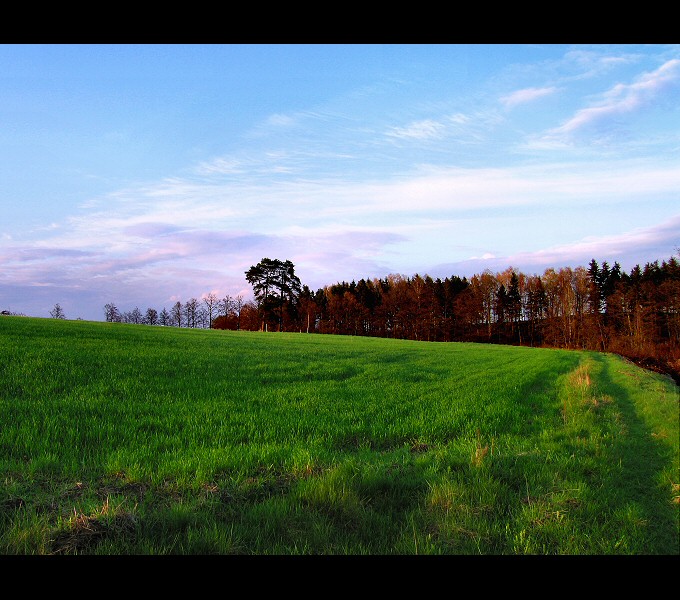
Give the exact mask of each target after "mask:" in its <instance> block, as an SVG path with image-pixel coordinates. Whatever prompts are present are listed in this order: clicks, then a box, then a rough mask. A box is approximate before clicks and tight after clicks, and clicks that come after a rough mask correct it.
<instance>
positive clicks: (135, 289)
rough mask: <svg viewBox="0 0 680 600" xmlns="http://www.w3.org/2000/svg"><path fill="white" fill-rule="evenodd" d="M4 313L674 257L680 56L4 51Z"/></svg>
mask: <svg viewBox="0 0 680 600" xmlns="http://www.w3.org/2000/svg"><path fill="white" fill-rule="evenodd" d="M0 209H1V214H0V264H1V265H2V267H1V269H0V309H2V310H11V311H16V312H21V313H24V314H27V315H31V316H41V317H47V316H49V311H50V310H51V309H52V308H53V306H54V305H55V303H59V304H60V305H61V306H62V307H63V308H64V311H65V313H66V316H67V317H68V318H74V319H75V318H84V319H93V320H103V319H104V312H103V306H104V304H106V303H107V302H115V303H116V305H117V306H118V307H119V308H120V309H121V310H131V309H132V308H134V307H135V306H137V307H139V308H140V309H141V310H142V311H145V310H146V308H148V307H153V308H156V309H157V310H160V309H162V308H163V307H164V306H165V307H168V308H169V307H170V306H171V305H172V304H174V303H175V302H176V301H177V300H180V301H181V302H184V301H186V300H187V299H189V298H190V297H196V298H200V297H201V296H202V295H204V294H206V293H208V292H211V291H212V292H215V293H217V294H219V295H220V296H223V295H224V294H229V295H231V296H235V295H237V294H242V295H244V296H245V297H251V288H250V286H249V284H248V283H247V282H246V280H245V275H244V273H245V271H246V270H247V269H248V268H249V267H250V266H251V265H253V264H256V263H257V262H259V260H260V259H262V258H263V257H268V258H280V259H282V260H291V261H293V263H294V264H295V266H296V273H297V274H298V276H299V277H300V279H301V280H302V283H304V284H307V285H308V286H309V287H310V288H312V289H314V290H315V289H317V288H319V287H323V286H324V285H327V284H333V283H336V282H338V281H343V280H345V281H351V280H357V281H358V280H359V279H361V278H373V277H385V276H386V275H388V274H390V273H400V274H402V275H406V276H410V275H414V274H415V273H419V274H421V275H425V274H429V275H431V276H432V277H442V278H443V277H446V276H451V275H459V276H470V275H473V274H475V273H481V272H482V271H483V270H485V269H490V270H491V271H492V272H496V271H503V270H505V269H506V268H507V267H510V266H512V267H515V268H516V269H518V270H521V271H523V272H525V273H527V274H531V273H538V274H542V273H543V272H544V271H545V269H547V268H549V267H554V268H559V267H561V266H571V267H576V266H587V264H588V262H589V261H590V259H591V258H596V259H597V260H598V261H600V262H601V261H603V260H607V261H609V262H610V264H612V263H613V262H614V261H618V262H619V263H620V264H621V265H622V267H623V268H624V269H626V270H629V269H630V268H632V267H633V266H634V265H635V264H641V265H644V264H645V263H646V262H648V261H654V260H657V259H659V260H664V259H668V258H669V257H670V256H673V255H677V252H678V248H679V247H680V45H575V46H571V45H551V44H548V45H520V44H512V45H486V44H477V45H427V44H425V45H413V44H408V45H389V44H387V45H345V44H334V45H331V44H329V45H304V44H303V45H287V44H283V45H248V44H243V45H197V44H193V45H179V44H178V45H121V44H118V45H30V44H18V45H10V44H6V45H0Z"/></svg>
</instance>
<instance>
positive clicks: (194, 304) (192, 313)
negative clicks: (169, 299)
mask: <svg viewBox="0 0 680 600" xmlns="http://www.w3.org/2000/svg"><path fill="white" fill-rule="evenodd" d="M197 317H198V299H196V298H189V299H188V300H187V301H186V302H185V303H184V321H185V323H186V326H187V327H192V328H193V327H196V326H197V325H198V323H197Z"/></svg>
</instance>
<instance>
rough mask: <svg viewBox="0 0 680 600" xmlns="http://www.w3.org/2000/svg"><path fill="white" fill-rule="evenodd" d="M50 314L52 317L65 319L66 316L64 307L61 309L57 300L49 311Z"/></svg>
mask: <svg viewBox="0 0 680 600" xmlns="http://www.w3.org/2000/svg"><path fill="white" fill-rule="evenodd" d="M50 316H51V317H52V318H53V319H65V318H66V314H65V313H64V309H62V308H61V306H59V303H58V302H57V303H56V304H55V305H54V308H53V309H52V310H51V311H50Z"/></svg>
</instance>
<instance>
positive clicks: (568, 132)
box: [543, 59, 680, 142]
mask: <svg viewBox="0 0 680 600" xmlns="http://www.w3.org/2000/svg"><path fill="white" fill-rule="evenodd" d="M678 81H680V59H672V60H669V61H667V62H665V63H664V64H663V65H661V66H660V67H659V68H658V69H656V70H655V71H652V72H649V73H644V74H643V75H641V76H640V77H639V78H638V80H637V81H635V82H634V83H631V84H622V83H619V84H616V85H615V86H613V87H612V88H611V89H609V90H608V91H607V92H605V93H604V94H603V95H602V97H601V99H600V100H599V101H598V102H597V103H596V104H595V105H593V106H588V107H586V108H582V109H580V110H579V111H577V112H576V114H575V115H574V116H573V117H571V118H570V119H568V120H567V121H566V122H565V123H563V124H562V125H560V126H559V127H556V128H554V129H552V130H550V131H548V132H547V134H546V135H545V136H544V138H543V139H544V140H545V141H563V142H566V141H569V140H572V139H574V138H575V136H577V135H578V134H579V133H582V132H585V131H590V130H593V129H600V130H601V129H602V128H603V127H605V126H608V125H612V124H613V123H614V122H615V119H617V118H618V117H623V116H625V115H627V114H630V113H634V112H635V111H638V110H640V109H642V108H646V107H648V106H650V105H651V104H654V103H655V102H656V101H658V100H659V98H660V97H661V96H663V95H665V94H668V93H671V92H672V91H675V90H677V88H678Z"/></svg>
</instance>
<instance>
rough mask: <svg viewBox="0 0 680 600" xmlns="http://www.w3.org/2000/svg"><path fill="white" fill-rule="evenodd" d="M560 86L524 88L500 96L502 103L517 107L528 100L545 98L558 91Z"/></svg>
mask: <svg viewBox="0 0 680 600" xmlns="http://www.w3.org/2000/svg"><path fill="white" fill-rule="evenodd" d="M557 91H558V88H557V87H555V86H550V87H542V88H536V87H534V88H525V89H522V90H517V91H515V92H512V93H511V94H507V95H505V96H502V97H501V98H500V102H501V104H503V106H505V107H506V108H515V107H516V106H519V105H520V104H526V103H528V102H533V101H534V100H537V99H539V98H544V97H545V96H551V95H552V94H554V93H556V92H557Z"/></svg>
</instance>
